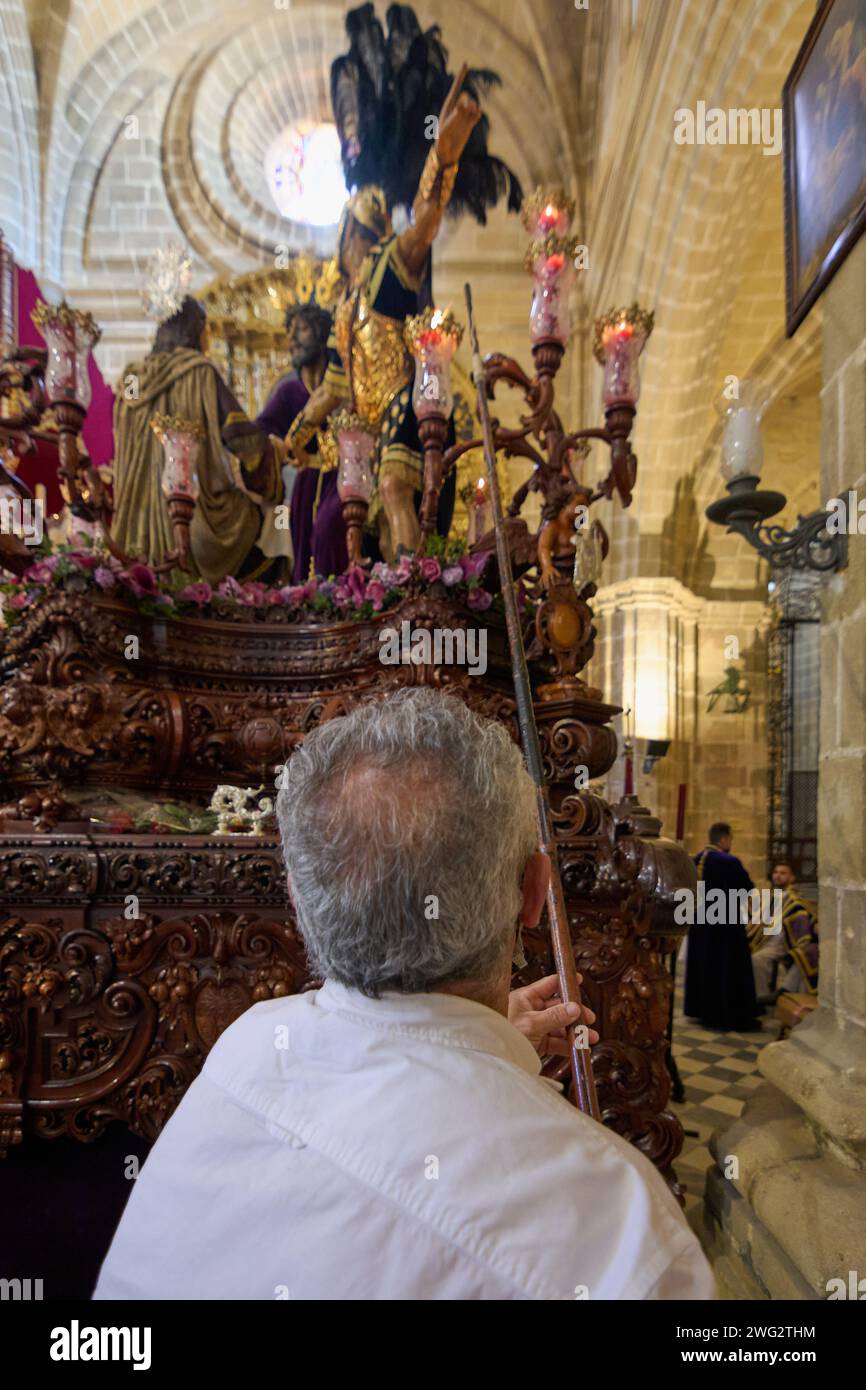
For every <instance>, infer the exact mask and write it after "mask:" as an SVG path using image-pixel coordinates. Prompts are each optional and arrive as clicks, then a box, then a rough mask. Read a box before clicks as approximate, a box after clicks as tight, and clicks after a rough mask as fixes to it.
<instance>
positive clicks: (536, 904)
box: [520, 849, 550, 931]
mask: <svg viewBox="0 0 866 1390" xmlns="http://www.w3.org/2000/svg"><path fill="white" fill-rule="evenodd" d="M549 883H550V860H549V859H548V857H547V855H546V854H545V853H544V851H543V850H540V849H537V850H535V851H534V853H532V854H530V856H529V858H528V859H527V861H526V868H525V869H524V871H523V883H522V885H521V895H522V900H521V904H520V925H521V926H522V927H526V928H527V929H528V930H529V931H532V929H533V928H534V927H537V926H538V922H539V918H540V917H541V910H542V908H543V907H544V904H545V900H546V898H547V888H548V885H549Z"/></svg>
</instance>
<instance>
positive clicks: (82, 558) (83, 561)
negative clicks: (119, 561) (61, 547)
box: [66, 550, 147, 570]
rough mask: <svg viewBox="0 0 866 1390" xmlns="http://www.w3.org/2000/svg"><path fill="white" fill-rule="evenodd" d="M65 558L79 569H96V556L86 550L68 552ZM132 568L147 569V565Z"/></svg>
mask: <svg viewBox="0 0 866 1390" xmlns="http://www.w3.org/2000/svg"><path fill="white" fill-rule="evenodd" d="M66 558H67V560H69V561H71V563H72V564H73V565H78V567H79V569H83V570H92V569H96V563H97V561H96V556H95V555H91V554H89V552H88V551H86V550H70V552H69V554H68V555H67V556H66ZM134 568H137V569H147V565H137V566H135V567H134Z"/></svg>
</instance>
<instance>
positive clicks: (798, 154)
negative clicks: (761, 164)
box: [782, 0, 866, 338]
mask: <svg viewBox="0 0 866 1390" xmlns="http://www.w3.org/2000/svg"><path fill="white" fill-rule="evenodd" d="M782 107H783V111H784V133H785V134H784V140H785V143H784V177H785V298H786V305H785V307H786V331H787V336H788V337H789V338H790V337H791V335H792V333H794V332H795V330H796V329H797V328H798V327H799V325H800V324H801V323H802V321H803V319H804V318H805V317H806V315H807V314H808V312H809V310H810V309H811V308H812V306H813V304H814V303H815V301H816V300H817V299H818V298H819V296H820V295H821V294H822V293H823V291H824V289H825V288H826V287H827V285H828V284H829V283H830V281H831V280H832V278H833V276H834V275H835V274H836V271H837V270H838V269H839V266H840V265H841V264H842V262H843V260H844V259H845V257H846V256H847V255H848V252H849V251H850V250H851V248H852V246H853V245H854V243H855V242H856V241H857V238H858V237H859V236H860V234H861V233H862V231H863V229H864V227H866V0H820V3H819V5H818V9H817V11H816V13H815V17H814V19H813V20H812V23H811V24H810V25H809V29H808V31H807V33H806V37H805V38H804V40H803V43H802V45H801V47H800V51H799V53H798V54H797V57H796V59H795V60H794V66H793V67H792V68H791V71H790V73H789V74H788V77H787V80H786V82H785V86H784V89H783V93H782Z"/></svg>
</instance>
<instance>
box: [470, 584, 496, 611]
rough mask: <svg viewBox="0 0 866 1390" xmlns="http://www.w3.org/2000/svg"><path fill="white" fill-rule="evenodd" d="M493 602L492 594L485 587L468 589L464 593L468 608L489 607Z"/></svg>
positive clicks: (479, 608)
mask: <svg viewBox="0 0 866 1390" xmlns="http://www.w3.org/2000/svg"><path fill="white" fill-rule="evenodd" d="M492 602H493V595H492V594H489V593H488V592H487V590H486V589H470V590H469V593H468V594H467V595H466V603H467V606H468V607H469V608H477V609H478V610H479V611H481V610H483V609H485V608H489V607H490V605H491V603H492Z"/></svg>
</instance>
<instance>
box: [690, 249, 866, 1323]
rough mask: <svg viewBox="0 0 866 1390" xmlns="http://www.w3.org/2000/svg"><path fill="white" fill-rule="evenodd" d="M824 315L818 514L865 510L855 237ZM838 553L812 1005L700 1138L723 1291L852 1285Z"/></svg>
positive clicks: (863, 312)
mask: <svg viewBox="0 0 866 1390" xmlns="http://www.w3.org/2000/svg"><path fill="white" fill-rule="evenodd" d="M823 307H824V344H823V387H822V391H821V408H822V439H821V482H822V493H823V499H824V502H825V503H826V502H827V501H828V500H829V498H830V497H832V496H834V495H839V494H840V493H841V494H843V495H844V494H845V493H846V492H847V490H848V488H854V489H856V490H857V491H858V493H859V496H860V497H861V498H864V497H866V238H864V239H861V241H860V242H859V244H858V245H857V246H856V247H855V248H854V250H853V252H852V253H851V255H850V256H849V257H848V259H847V261H846V262H845V264H844V265H843V266H842V267H841V269H840V270H839V272H838V274H837V275H836V277H835V279H834V280H833V282H832V284H831V285H830V286H829V288H828V289H827V291H826V292H825V294H824V297H823ZM849 545H850V559H849V564H848V568H847V569H845V570H843V571H842V572H841V573H840V574H839V575H837V576H835V577H834V578H833V579H832V580H831V581H830V582H829V583H828V585H827V587H826V589H825V592H824V599H823V619H822V623H823V629H822V661H821V709H822V718H821V754H820V777H819V788H818V816H819V823H818V857H819V865H820V931H821V970H820V984H819V1006H818V1008H817V1010H816V1011H815V1013H814V1014H813V1015H812V1016H811V1017H810V1018H808V1019H807V1020H805V1021H804V1022H803V1023H801V1024H800V1025H799V1026H798V1027H797V1028H796V1029H795V1031H794V1032H793V1033H792V1034H791V1036H790V1037H789V1038H788V1039H786V1040H785V1041H784V1042H775V1043H771V1044H770V1045H769V1046H768V1047H766V1048H765V1049H764V1050H763V1052H762V1053H761V1054H760V1056H759V1059H758V1065H759V1068H760V1070H761V1072H762V1074H763V1075H764V1076H765V1077H766V1079H767V1081H768V1083H770V1084H768V1085H767V1086H765V1087H762V1088H761V1090H760V1091H758V1092H757V1093H756V1095H755V1098H754V1100H753V1101H750V1102H749V1103H748V1104H747V1106H746V1109H745V1112H744V1114H743V1116H742V1117H741V1118H740V1119H739V1120H737V1121H736V1122H735V1123H734V1124H733V1125H731V1126H730V1127H729V1128H728V1129H726V1130H722V1131H720V1132H719V1133H718V1134H717V1135H716V1136H715V1137H714V1140H713V1150H714V1152H715V1154H716V1157H717V1160H718V1162H719V1165H720V1166H719V1168H717V1169H711V1170H710V1172H709V1174H708V1177H707V1194H706V1208H705V1212H706V1222H707V1232H706V1234H707V1236H708V1239H709V1240H710V1242H711V1248H712V1250H713V1251H714V1253H715V1256H716V1259H717V1263H718V1271H719V1275H720V1281H721V1284H722V1287H723V1290H726V1291H728V1292H731V1293H737V1294H742V1293H743V1292H744V1291H747V1292H750V1293H752V1294H753V1295H758V1296H764V1297H773V1298H779V1297H786V1296H788V1297H800V1296H803V1295H804V1294H806V1295H810V1294H811V1296H813V1297H821V1298H826V1297H827V1293H828V1282H829V1281H830V1280H832V1279H840V1280H842V1281H843V1283H844V1284H845V1285H846V1286H847V1284H848V1280H849V1275H850V1272H851V1271H855V1273H856V1275H857V1278H858V1279H862V1278H866V1101H864V1095H866V1089H864V1088H866V938H864V923H866V711H864V664H866V537H864V536H860V535H854V536H849ZM731 1157H735V1158H736V1159H737V1164H736V1168H737V1170H738V1172H737V1175H736V1176H733V1177H731V1178H727V1177H725V1176H724V1170H725V1167H726V1166H727V1167H728V1168H730V1167H731V1165H730V1164H729V1163H728V1164H727V1165H726V1164H725V1160H726V1159H730V1158H731ZM861 1287H864V1288H866V1285H863V1286H861Z"/></svg>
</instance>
